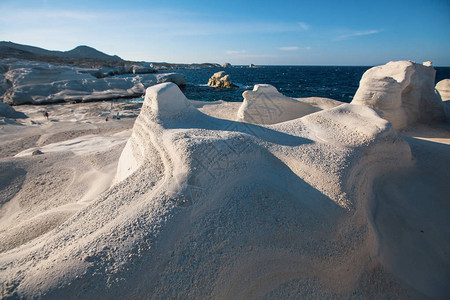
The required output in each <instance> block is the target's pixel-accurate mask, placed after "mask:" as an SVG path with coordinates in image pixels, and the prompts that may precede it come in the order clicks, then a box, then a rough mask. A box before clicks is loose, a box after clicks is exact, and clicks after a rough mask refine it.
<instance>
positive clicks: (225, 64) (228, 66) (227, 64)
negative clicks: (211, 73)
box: [222, 63, 231, 68]
mask: <svg viewBox="0 0 450 300" xmlns="http://www.w3.org/2000/svg"><path fill="white" fill-rule="evenodd" d="M222 68H231V64H230V63H224V64H223V65H222Z"/></svg>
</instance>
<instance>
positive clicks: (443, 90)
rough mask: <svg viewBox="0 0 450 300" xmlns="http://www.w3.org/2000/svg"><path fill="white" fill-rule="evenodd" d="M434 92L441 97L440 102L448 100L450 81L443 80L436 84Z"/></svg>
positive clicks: (449, 96) (449, 98) (449, 97)
mask: <svg viewBox="0 0 450 300" xmlns="http://www.w3.org/2000/svg"><path fill="white" fill-rule="evenodd" d="M436 90H437V91H438V92H439V94H440V95H441V99H442V101H447V100H450V79H443V80H441V81H439V82H438V83H437V84H436Z"/></svg>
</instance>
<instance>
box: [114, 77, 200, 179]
mask: <svg viewBox="0 0 450 300" xmlns="http://www.w3.org/2000/svg"><path fill="white" fill-rule="evenodd" d="M192 109H193V107H192V106H191V104H190V103H189V101H188V100H187V98H186V97H185V96H184V94H183V93H182V92H181V91H180V89H179V88H178V87H177V86H176V85H175V84H173V83H163V84H158V85H156V86H153V87H150V88H148V89H147V91H146V93H145V100H144V103H143V104H142V108H141V112H142V113H141V114H140V115H139V116H138V118H137V119H136V122H135V124H134V129H133V133H132V135H131V137H130V139H129V140H128V142H127V144H126V145H125V148H124V150H123V152H122V155H121V157H120V160H119V165H118V168H117V174H116V177H115V182H119V181H121V180H123V179H125V178H126V177H128V176H129V175H130V174H132V173H133V172H135V171H136V170H137V169H138V168H139V167H140V166H141V165H142V164H143V163H144V162H145V161H146V160H148V158H149V157H151V156H157V155H158V153H157V152H155V149H154V148H153V147H152V146H151V145H152V143H153V141H154V137H153V133H152V131H153V130H154V131H158V128H155V125H154V122H155V120H157V119H158V118H172V117H178V116H179V114H182V113H186V112H187V111H189V110H192ZM143 134H145V136H143Z"/></svg>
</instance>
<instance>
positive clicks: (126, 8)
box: [0, 0, 450, 66]
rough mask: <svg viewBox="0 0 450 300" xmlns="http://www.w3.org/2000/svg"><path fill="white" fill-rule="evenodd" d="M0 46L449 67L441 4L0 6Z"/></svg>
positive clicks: (148, 56) (163, 57)
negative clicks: (405, 62) (424, 63)
mask: <svg viewBox="0 0 450 300" xmlns="http://www.w3.org/2000/svg"><path fill="white" fill-rule="evenodd" d="M0 12H1V14H0V40H6V41H13V42H16V43H21V44H28V45H34V46H39V47H43V48H47V49H52V50H70V49H72V48H74V47H76V46H77V45H89V46H92V47H94V48H96V49H98V50H100V51H103V52H106V53H108V54H117V55H119V56H120V57H122V58H124V59H129V60H143V61H167V62H185V63H193V62H218V63H224V62H230V63H232V64H249V63H253V64H271V65H377V64H384V63H386V62H388V61H390V60H401V59H406V60H413V61H418V62H422V61H425V60H431V61H433V63H434V65H436V66H450V1H449V0H408V1H395V0H391V1H384V0H376V1H374V0H370V1H365V0H360V1H339V0H335V1H321V0H303V1H278V2H274V1H244V2H241V1H223V2H220V1H216V2H214V1H177V0H172V1H163V0H159V1H132V0H129V1H114V0H109V1H103V0H90V1H84V0H78V1H68V0H66V1H62V0H61V1H52V0H45V1H38V0H28V1H21V0H13V1H9V0H0Z"/></svg>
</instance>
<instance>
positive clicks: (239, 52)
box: [226, 50, 247, 54]
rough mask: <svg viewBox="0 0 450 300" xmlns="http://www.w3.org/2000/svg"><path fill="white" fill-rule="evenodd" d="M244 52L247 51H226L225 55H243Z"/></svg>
mask: <svg viewBox="0 0 450 300" xmlns="http://www.w3.org/2000/svg"><path fill="white" fill-rule="evenodd" d="M246 52H247V51H245V50H227V51H226V53H227V54H244V53H246Z"/></svg>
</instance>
